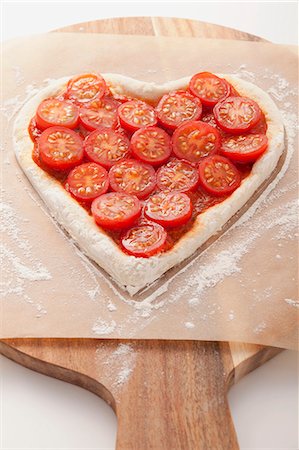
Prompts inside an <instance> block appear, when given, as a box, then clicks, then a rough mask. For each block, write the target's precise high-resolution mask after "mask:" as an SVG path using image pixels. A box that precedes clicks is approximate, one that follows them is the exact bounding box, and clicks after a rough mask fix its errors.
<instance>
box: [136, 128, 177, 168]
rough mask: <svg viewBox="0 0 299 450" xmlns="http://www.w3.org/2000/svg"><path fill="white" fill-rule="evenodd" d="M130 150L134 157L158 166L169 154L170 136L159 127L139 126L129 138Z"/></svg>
mask: <svg viewBox="0 0 299 450" xmlns="http://www.w3.org/2000/svg"><path fill="white" fill-rule="evenodd" d="M131 150H132V153H133V155H134V156H135V158H137V159H140V160H141V161H144V162H146V163H149V164H151V165H152V166H159V165H160V164H163V163H164V162H165V161H167V160H168V158H169V156H170V153H171V147H170V137H169V135H168V134H167V133H166V131H164V130H162V128H159V127H146V128H141V129H140V130H137V131H135V133H134V134H133V136H132V138H131Z"/></svg>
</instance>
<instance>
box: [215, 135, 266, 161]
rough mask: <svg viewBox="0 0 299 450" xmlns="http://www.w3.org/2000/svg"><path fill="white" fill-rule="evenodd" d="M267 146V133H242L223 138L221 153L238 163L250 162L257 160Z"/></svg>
mask: <svg viewBox="0 0 299 450" xmlns="http://www.w3.org/2000/svg"><path fill="white" fill-rule="evenodd" d="M267 147H268V138H267V136H266V135H265V134H245V135H242V134H241V135H239V136H229V137H227V138H225V139H223V141H222V145H221V150H220V153H221V155H223V156H226V157H227V158H229V159H231V160H232V161H235V162H237V163H249V162H254V161H256V160H257V159H258V158H259V157H260V156H261V155H262V154H263V153H264V152H265V150H266V149H267Z"/></svg>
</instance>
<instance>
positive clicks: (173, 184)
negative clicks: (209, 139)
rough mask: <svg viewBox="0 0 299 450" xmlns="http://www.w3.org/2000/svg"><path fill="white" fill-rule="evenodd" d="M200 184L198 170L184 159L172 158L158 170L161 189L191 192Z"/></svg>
mask: <svg viewBox="0 0 299 450" xmlns="http://www.w3.org/2000/svg"><path fill="white" fill-rule="evenodd" d="M197 185H198V170H197V169H196V168H195V167H194V166H192V165H191V164H190V163H189V162H187V161H184V160H182V159H172V160H171V161H169V162H168V163H167V164H166V165H165V166H162V167H160V169H159V170H158V171H157V186H158V188H159V189H161V191H176V192H189V191H192V190H194V189H196V187H197Z"/></svg>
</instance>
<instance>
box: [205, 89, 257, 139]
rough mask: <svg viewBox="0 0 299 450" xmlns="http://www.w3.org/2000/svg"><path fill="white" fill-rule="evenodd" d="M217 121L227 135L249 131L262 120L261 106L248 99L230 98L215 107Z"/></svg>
mask: <svg viewBox="0 0 299 450" xmlns="http://www.w3.org/2000/svg"><path fill="white" fill-rule="evenodd" d="M213 112H214V115H215V120H216V122H217V124H218V125H219V127H220V128H222V129H223V130H224V131H226V132H227V133H232V134H240V133H244V132H247V131H249V130H250V129H251V128H253V127H254V126H255V125H256V124H257V123H258V122H259V120H260V119H261V118H262V111H261V109H260V107H259V105H258V104H257V103H256V102H255V101H254V100H251V99H250V98H247V97H228V98H226V99H225V100H223V101H222V102H219V103H217V105H216V106H215V107H214V110H213Z"/></svg>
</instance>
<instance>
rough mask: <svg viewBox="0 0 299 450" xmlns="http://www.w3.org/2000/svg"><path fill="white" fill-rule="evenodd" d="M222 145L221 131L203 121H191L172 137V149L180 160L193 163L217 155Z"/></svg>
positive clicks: (177, 130)
mask: <svg viewBox="0 0 299 450" xmlns="http://www.w3.org/2000/svg"><path fill="white" fill-rule="evenodd" d="M220 145H221V136H220V133H219V131H218V130H217V129H216V128H214V127H212V126H211V125H209V124H207V123H204V122H201V121H198V122H197V121H194V122H192V121H190V122H186V123H185V124H183V125H181V126H180V127H178V128H177V129H176V130H175V132H174V133H173V136H172V148H173V152H174V154H175V155H176V156H177V157H178V158H182V159H187V160H188V161H191V162H192V163H197V162H199V161H200V160H201V159H202V158H205V157H206V156H209V155H213V154H214V153H216V152H217V151H218V150H219V148H220Z"/></svg>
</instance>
